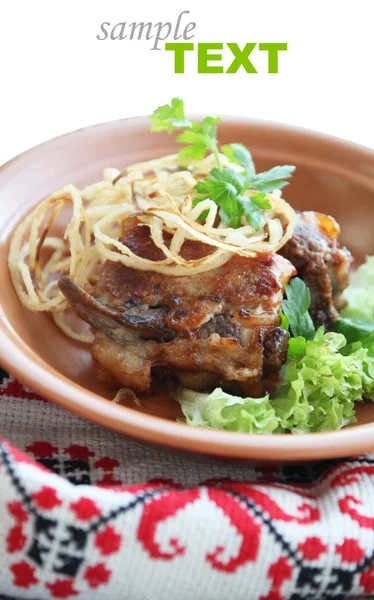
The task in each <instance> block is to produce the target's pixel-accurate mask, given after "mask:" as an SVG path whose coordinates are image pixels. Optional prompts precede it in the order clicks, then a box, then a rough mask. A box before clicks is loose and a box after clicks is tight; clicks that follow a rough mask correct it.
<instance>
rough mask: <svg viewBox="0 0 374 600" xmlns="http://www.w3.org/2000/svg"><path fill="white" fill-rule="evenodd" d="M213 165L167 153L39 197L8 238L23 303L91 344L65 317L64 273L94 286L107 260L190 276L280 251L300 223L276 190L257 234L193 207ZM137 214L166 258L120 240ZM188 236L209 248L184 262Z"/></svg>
mask: <svg viewBox="0 0 374 600" xmlns="http://www.w3.org/2000/svg"><path fill="white" fill-rule="evenodd" d="M221 160H222V164H223V166H224V167H230V168H233V169H235V170H238V169H239V170H240V168H241V167H239V166H238V165H234V164H232V163H230V162H229V161H228V159H227V157H225V156H221ZM213 166H214V163H213V158H212V156H208V157H206V158H205V159H204V160H201V161H196V160H190V159H187V160H186V159H184V160H183V159H180V158H179V157H178V156H177V155H171V156H165V157H163V158H160V159H156V160H152V161H148V162H144V163H138V164H136V165H132V166H130V167H127V168H126V169H125V170H123V171H121V172H120V171H118V170H117V169H105V171H104V179H103V181H101V182H98V183H94V184H92V185H90V186H87V187H86V188H84V189H83V190H78V189H77V188H76V187H75V186H73V185H68V186H65V187H63V188H62V189H61V190H59V191H57V192H55V193H54V194H52V195H51V196H50V197H48V198H47V199H45V200H44V201H42V202H41V203H40V204H39V205H38V206H37V207H36V208H35V209H34V210H33V211H32V212H31V213H30V214H29V215H28V216H27V217H26V218H25V219H24V221H23V222H22V223H21V224H20V225H19V226H18V227H17V229H16V231H15V233H14V235H13V239H12V242H11V247H10V252H9V269H10V273H11V277H12V281H13V284H14V287H15V289H16V292H17V294H18V296H19V298H20V300H21V302H22V303H23V304H24V305H25V306H26V307H27V308H29V309H30V310H33V311H50V312H52V313H53V315H54V319H55V322H56V324H57V325H58V326H59V327H60V328H61V329H62V331H64V333H66V334H67V335H69V336H70V337H73V338H74V339H77V340H80V341H85V342H89V341H91V339H92V336H91V335H89V334H86V333H85V332H84V333H82V332H80V331H77V330H75V329H74V327H73V326H72V325H71V324H70V322H69V319H68V318H67V316H68V312H69V307H68V303H67V301H66V299H65V297H64V295H63V294H62V293H61V292H60V290H59V288H58V286H57V281H58V278H59V277H60V276H61V275H63V274H67V275H69V277H70V278H71V279H72V280H74V281H75V282H76V283H78V284H79V285H81V286H84V285H86V284H94V283H95V282H96V281H97V279H98V277H99V273H100V267H101V265H102V264H103V262H104V261H105V260H111V261H114V262H121V263H123V264H125V265H127V266H129V267H132V268H135V269H141V270H150V271H156V272H160V273H165V274H169V275H174V276H183V275H193V274H196V273H201V272H204V271H210V270H212V269H215V268H217V267H219V266H220V265H223V264H224V263H225V262H227V261H228V260H229V259H230V258H231V257H232V256H233V255H234V254H238V255H240V256H248V257H253V256H255V255H256V254H257V253H275V252H277V250H279V248H281V247H282V246H283V245H284V244H285V243H286V242H287V240H288V239H289V238H290V237H291V236H292V231H293V227H294V221H295V214H294V211H293V209H292V208H291V207H290V205H289V204H287V202H285V201H284V200H283V199H282V198H281V194H280V192H279V191H277V192H275V193H273V194H267V196H266V197H267V199H268V200H269V201H270V204H271V208H269V209H266V210H264V211H263V217H262V222H261V225H260V228H259V230H258V231H256V230H255V229H254V228H253V227H252V226H251V225H249V224H248V223H246V221H245V218H244V217H243V221H242V226H241V227H239V228H238V229H232V228H230V227H227V226H225V224H224V223H222V222H221V221H220V220H219V216H218V210H219V207H217V205H216V204H215V203H214V202H213V201H212V200H210V199H205V200H203V201H201V202H200V203H199V204H197V205H196V206H195V207H194V206H193V199H194V198H195V197H196V196H197V194H196V192H195V189H194V188H195V185H196V182H197V181H199V179H201V178H203V177H205V176H206V175H208V174H209V173H210V171H211V169H212V167H213ZM246 193H247V194H248V196H251V195H252V194H253V193H255V192H254V191H248V192H246ZM67 207H70V209H71V215H70V219H69V220H68V223H67V225H66V227H65V228H64V229H63V230H62V232H61V233H60V231H58V233H57V234H55V235H50V234H49V232H50V230H51V228H52V226H53V224H54V222H55V220H56V217H57V216H58V215H59V214H60V213H61V211H62V210H63V209H64V214H65V211H66V208H67ZM203 213H204V215H205V219H204V220H201V215H202V214H203ZM133 216H136V217H137V220H138V224H139V226H142V227H148V229H149V232H150V236H151V238H152V240H153V242H154V244H155V245H156V246H157V247H158V248H159V249H160V250H161V251H162V253H163V254H164V257H165V258H164V259H162V260H157V261H156V260H150V259H147V258H142V257H140V256H138V255H137V254H135V253H134V252H133V251H132V250H131V249H130V247H129V246H128V245H126V242H125V240H123V239H121V231H122V225H123V222H124V221H125V220H126V219H128V218H131V217H133ZM187 240H189V241H195V242H201V243H203V244H205V245H206V246H210V247H211V250H210V252H209V253H207V255H206V256H203V257H202V258H198V259H194V260H187V259H186V258H184V257H183V244H184V243H185V241H187Z"/></svg>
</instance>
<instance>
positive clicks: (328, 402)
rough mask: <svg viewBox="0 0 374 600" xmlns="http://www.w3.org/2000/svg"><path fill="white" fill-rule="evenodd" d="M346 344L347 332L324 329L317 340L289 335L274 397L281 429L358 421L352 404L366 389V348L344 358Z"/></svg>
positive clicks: (305, 430)
mask: <svg viewBox="0 0 374 600" xmlns="http://www.w3.org/2000/svg"><path fill="white" fill-rule="evenodd" d="M345 346H346V340H345V338H344V336H343V335H341V334H339V333H325V334H323V331H322V330H321V329H320V330H319V331H318V332H317V334H316V336H315V338H314V339H313V340H305V339H304V338H300V337H299V338H292V339H290V342H289V361H288V362H287V364H286V365H285V367H284V368H283V370H282V376H283V380H284V383H283V384H282V385H281V386H280V387H279V389H278V390H277V392H276V394H275V397H274V399H273V400H272V406H273V408H274V409H275V412H276V414H277V416H278V417H279V419H280V427H279V429H278V431H279V432H281V431H291V432H292V433H310V432H318V431H331V430H336V429H340V428H341V427H344V425H347V424H349V423H353V422H355V420H356V419H355V412H354V403H355V402H356V401H359V400H361V399H362V396H363V393H364V385H365V382H364V380H365V378H366V375H365V366H364V363H365V359H366V355H367V350H365V349H363V348H362V347H361V348H359V349H358V350H353V351H352V353H351V354H348V355H347V356H344V355H343V354H342V353H341V352H340V350H341V349H342V348H344V347H345ZM373 374H374V372H373ZM370 379H372V378H371V377H370V376H369V377H368V381H367V383H368V384H369V380H370ZM372 382H373V383H374V379H372Z"/></svg>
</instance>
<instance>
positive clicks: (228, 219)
mask: <svg viewBox="0 0 374 600" xmlns="http://www.w3.org/2000/svg"><path fill="white" fill-rule="evenodd" d="M150 120H151V122H152V125H151V130H152V131H164V130H166V131H168V132H169V133H171V132H172V131H174V130H175V129H183V131H182V132H181V133H179V135H178V137H177V141H178V142H180V143H182V144H186V146H185V147H184V148H182V149H181V150H180V151H179V153H178V154H179V156H180V157H181V158H187V159H188V158H190V159H195V160H202V159H203V158H204V157H205V155H206V152H208V151H210V152H212V154H213V155H214V156H215V159H216V165H217V167H216V168H215V169H212V171H211V173H210V176H209V177H207V178H206V179H205V180H203V181H200V182H199V183H198V184H197V185H196V186H195V189H196V191H197V192H198V193H199V194H201V197H200V198H196V199H195V200H194V206H196V204H198V203H199V202H201V201H202V200H205V199H206V198H210V199H211V200H213V202H215V203H216V204H217V205H218V206H219V207H220V211H219V215H220V218H221V219H222V221H224V222H225V223H228V224H229V226H230V227H235V228H237V227H240V224H241V218H242V216H243V214H245V216H246V219H247V221H248V223H250V224H251V225H252V226H253V227H254V228H255V229H259V227H260V225H261V221H262V219H263V216H262V213H261V211H262V210H267V209H270V208H271V203H270V202H269V200H268V199H267V198H266V193H268V192H272V191H273V190H275V189H277V188H282V187H283V186H285V185H287V182H286V181H284V180H285V179H287V178H288V177H290V176H291V174H292V173H293V171H294V170H295V167H292V166H289V165H285V166H283V167H274V168H273V169H270V170H269V171H265V172H264V173H258V174H256V170H255V166H254V163H253V159H252V156H251V153H250V152H249V150H247V148H246V147H245V146H243V144H228V145H225V146H222V148H221V150H222V152H224V153H225V155H226V156H228V157H229V159H230V160H231V161H232V162H234V163H236V164H239V165H241V166H242V167H243V169H244V170H243V172H241V173H237V172H236V171H234V170H233V169H224V168H222V165H221V160H220V153H219V149H218V142H217V137H216V126H217V123H219V122H220V121H221V118H220V117H214V116H208V117H205V118H204V119H203V121H202V122H201V123H197V122H195V121H189V120H188V119H186V117H185V114H184V104H183V100H181V99H180V98H173V99H172V101H171V103H170V104H164V105H163V106H159V107H158V108H157V109H156V110H155V111H154V113H153V115H151V116H150ZM248 189H252V190H256V192H257V193H255V194H253V195H252V196H251V197H247V196H246V195H245V192H246V191H247V190H248ZM206 216H207V212H206V211H204V213H203V214H202V215H200V218H199V220H204V219H206Z"/></svg>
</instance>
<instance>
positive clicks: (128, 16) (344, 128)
mask: <svg viewBox="0 0 374 600" xmlns="http://www.w3.org/2000/svg"><path fill="white" fill-rule="evenodd" d="M183 10H189V11H190V15H189V17H190V20H193V21H196V23H197V27H196V30H195V31H196V37H195V38H194V40H193V41H194V42H195V43H196V42H197V41H202V42H237V43H238V44H239V45H241V46H242V45H244V44H245V42H251V41H257V42H276V41H280V42H288V45H289V50H288V52H284V53H281V54H280V73H279V74H278V75H268V74H266V73H265V71H266V69H265V67H266V55H265V53H260V54H256V53H255V52H254V53H253V55H251V58H252V56H253V59H254V63H255V66H256V67H257V68H258V70H262V73H261V74H258V75H248V74H247V73H245V71H244V70H243V69H241V70H240V72H238V73H237V74H235V75H228V74H227V75H202V74H197V69H196V56H195V55H192V56H190V55H189V57H188V60H187V65H186V67H187V68H186V70H187V73H186V74H184V75H176V74H174V70H173V54H172V53H170V52H165V51H159V52H157V51H151V50H150V47H151V42H147V41H143V40H142V41H128V40H124V41H109V40H106V41H101V42H100V41H98V40H97V39H96V35H97V34H98V33H99V31H100V24H101V23H102V22H103V21H109V22H111V23H113V24H114V23H117V22H120V21H127V22H129V23H130V22H132V21H149V20H152V21H153V22H157V21H172V22H175V20H176V18H177V16H178V14H179V13H180V12H181V11H183ZM373 17H374V0H244V1H242V0H229V1H223V0H184V1H181V0H180V1H176V0H157V1H149V0H147V1H145V0H138V1H137V2H126V1H125V0H105V1H104V0H64V2H59V1H58V0H32V1H31V2H30V1H29V0H22V1H21V0H1V2H0V23H1V34H0V56H1V94H0V108H1V110H0V164H1V163H3V162H5V161H6V160H8V159H9V158H11V157H12V156H14V155H16V154H18V153H19V152H21V151H23V150H25V149H26V148H28V147H31V146H33V145H35V144H37V143H39V142H41V141H44V140H46V139H49V138H51V137H54V136H56V135H59V134H62V133H65V132H67V131H69V130H73V129H77V128H80V127H84V126H85V125H89V124H92V123H97V122H100V121H107V120H111V119H118V118H122V117H127V116H134V115H139V114H149V113H150V112H152V110H153V109H154V108H155V107H156V106H158V105H160V104H163V103H165V102H167V101H169V100H170V98H171V97H172V96H175V95H179V96H181V97H183V98H184V99H185V102H186V105H187V111H191V112H204V113H211V114H220V113H221V114H224V113H232V114H237V115H247V116H251V117H256V118H264V119H270V120H275V121H284V122H287V123H293V124H297V125H301V126H304V127H309V128H313V129H317V130H320V131H325V132H328V133H331V134H334V135H338V136H341V137H345V138H349V139H351V140H354V141H356V142H359V143H362V144H365V145H367V146H370V147H374V126H373V118H372V115H373V92H372V89H373V77H374V74H373V62H374V61H373V59H374V44H373V27H374V26H373ZM170 41H172V40H170ZM191 54H192V53H191ZM229 62H230V60H229V56H227V58H226V63H228V64H229Z"/></svg>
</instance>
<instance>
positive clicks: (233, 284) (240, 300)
mask: <svg viewBox="0 0 374 600" xmlns="http://www.w3.org/2000/svg"><path fill="white" fill-rule="evenodd" d="M124 237H125V238H126V243H127V244H128V245H130V246H131V249H132V250H133V251H134V252H136V253H137V254H138V255H140V256H143V257H147V258H152V259H153V260H159V259H160V258H162V255H161V257H160V256H159V253H160V251H159V250H158V248H156V247H155V246H154V245H153V242H152V240H151V239H150V237H149V231H148V229H147V228H145V227H139V226H138V223H137V222H136V220H133V224H132V226H131V227H129V225H127V230H126V231H125V232H124ZM185 246H186V248H184V255H185V258H190V257H194V258H195V257H197V256H198V255H199V254H200V255H203V253H205V254H206V252H207V248H206V247H205V248H204V247H202V244H195V243H192V242H191V243H190V242H186V243H185ZM294 274H295V270H294V268H293V267H292V265H291V264H290V263H289V262H288V260H286V259H284V258H283V257H281V256H278V255H274V256H270V255H263V256H258V257H256V258H243V257H239V256H235V257H233V258H231V259H230V260H229V261H228V262H227V263H226V264H225V265H223V266H221V267H218V268H217V269H214V270H212V271H211V272H207V273H202V274H196V275H190V276H187V275H186V276H182V277H174V276H170V275H164V274H162V273H156V272H153V271H140V270H137V269H133V268H130V267H127V266H125V265H123V264H121V263H114V262H111V261H107V262H106V263H105V264H104V266H103V269H102V273H101V279H100V281H99V283H98V284H97V285H96V287H95V288H94V290H92V293H88V292H87V291H85V290H83V289H82V288H79V286H77V285H76V284H75V283H74V282H73V281H71V280H70V279H69V278H67V277H62V278H61V280H60V282H59V285H60V288H61V290H62V291H63V293H64V294H65V296H66V297H67V299H68V300H69V302H70V304H71V306H72V307H73V308H74V310H75V311H76V312H77V314H78V315H79V316H80V317H81V318H82V319H84V320H85V321H86V322H88V323H89V324H90V325H91V327H92V330H93V332H94V335H95V340H94V343H93V346H92V357H93V360H94V363H95V365H96V368H97V372H98V376H99V378H100V379H101V380H102V381H104V382H105V383H106V384H107V385H109V386H111V387H121V386H122V387H124V386H125V387H130V388H132V389H134V390H136V391H139V392H145V391H148V390H149V389H150V386H151V382H152V370H159V369H167V371H168V372H169V373H171V374H173V375H174V376H175V377H177V378H178V379H179V380H180V381H181V382H183V384H184V385H188V386H189V387H192V388H194V389H198V390H202V389H207V388H209V387H214V386H216V385H223V386H224V387H225V386H226V387H227V385H229V384H228V382H240V386H241V390H240V391H244V392H246V393H250V390H251V389H252V391H253V389H254V387H256V386H257V387H258V382H259V381H260V379H261V377H262V375H263V371H264V369H265V370H267V371H271V370H279V368H280V366H281V364H282V363H283V362H284V361H285V359H286V353H287V337H286V334H285V332H284V330H283V329H282V328H280V327H279V311H280V309H281V305H282V298H283V289H284V286H285V285H286V284H287V282H288V280H289V278H290V277H291V276H292V275H294Z"/></svg>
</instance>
